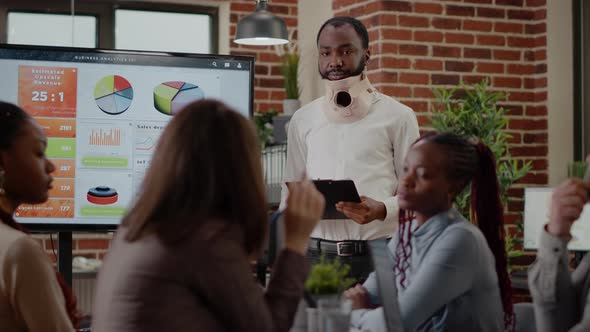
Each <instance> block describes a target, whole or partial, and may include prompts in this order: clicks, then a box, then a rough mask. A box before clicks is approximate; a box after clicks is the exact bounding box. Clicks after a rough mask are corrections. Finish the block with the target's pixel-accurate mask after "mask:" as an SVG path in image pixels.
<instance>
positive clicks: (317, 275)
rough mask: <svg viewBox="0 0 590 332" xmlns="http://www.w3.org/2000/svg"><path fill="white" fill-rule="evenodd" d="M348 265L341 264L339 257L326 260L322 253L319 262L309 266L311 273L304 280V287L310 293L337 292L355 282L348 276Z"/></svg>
mask: <svg viewBox="0 0 590 332" xmlns="http://www.w3.org/2000/svg"><path fill="white" fill-rule="evenodd" d="M349 272H350V265H348V264H342V263H341V262H340V259H339V257H336V259H335V260H334V261H332V262H328V261H327V260H326V258H325V256H324V255H322V256H321V258H320V262H319V263H317V264H314V265H313V266H312V267H311V273H310V274H309V277H308V278H307V281H306V282H305V288H306V289H307V290H308V291H309V292H310V293H311V294H317V295H321V294H339V293H341V292H342V291H344V290H346V289H347V288H349V287H350V286H352V285H353V284H354V283H355V281H356V280H355V279H353V278H348V273H349Z"/></svg>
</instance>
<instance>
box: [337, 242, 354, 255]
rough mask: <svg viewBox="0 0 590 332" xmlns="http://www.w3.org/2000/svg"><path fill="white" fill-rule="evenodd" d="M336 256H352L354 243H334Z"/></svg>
mask: <svg viewBox="0 0 590 332" xmlns="http://www.w3.org/2000/svg"><path fill="white" fill-rule="evenodd" d="M336 254H337V255H338V256H342V257H347V256H352V255H354V243H352V242H336Z"/></svg>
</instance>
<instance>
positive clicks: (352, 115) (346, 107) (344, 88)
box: [323, 74, 375, 123]
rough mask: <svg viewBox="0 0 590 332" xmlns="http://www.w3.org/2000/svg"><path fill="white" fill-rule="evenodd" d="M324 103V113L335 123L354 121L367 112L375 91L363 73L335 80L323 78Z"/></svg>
mask: <svg viewBox="0 0 590 332" xmlns="http://www.w3.org/2000/svg"><path fill="white" fill-rule="evenodd" d="M325 86H326V103H327V105H326V106H327V107H324V108H323V110H324V113H325V114H326V116H327V117H328V120H330V121H332V122H336V123H352V122H356V121H358V120H360V119H362V118H364V117H365V115H367V113H369V108H370V107H371V101H372V95H371V93H372V92H373V91H375V89H374V88H373V86H372V85H371V83H370V82H369V80H368V79H367V78H366V77H365V75H364V74H361V75H358V76H352V77H348V78H345V79H341V80H337V81H329V80H325Z"/></svg>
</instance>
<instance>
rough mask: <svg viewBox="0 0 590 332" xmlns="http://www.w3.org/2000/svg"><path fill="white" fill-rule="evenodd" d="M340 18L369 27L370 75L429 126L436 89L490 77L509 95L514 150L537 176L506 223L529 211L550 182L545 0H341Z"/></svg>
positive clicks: (518, 195)
mask: <svg viewBox="0 0 590 332" xmlns="http://www.w3.org/2000/svg"><path fill="white" fill-rule="evenodd" d="M333 9H334V12H335V15H350V16H354V17H357V18H359V19H361V20H362V21H363V22H364V23H365V24H366V26H367V27H368V29H369V36H370V40H371V44H370V47H371V50H372V59H371V62H370V64H369V76H370V79H371V80H372V82H373V84H374V85H375V86H376V87H378V88H379V89H380V90H381V91H382V92H384V93H385V94H388V95H391V96H394V97H396V98H397V99H399V100H400V101H401V102H403V103H405V104H406V105H409V106H411V107H412V108H413V109H414V111H415V112H416V113H417V116H418V119H419V122H420V125H421V126H422V127H423V128H424V127H427V126H428V115H429V112H430V110H431V109H432V107H433V102H432V99H433V97H434V95H433V94H432V89H433V88H437V87H443V86H452V85H455V84H457V83H459V82H465V83H474V82H478V81H480V80H482V79H483V78H488V79H489V80H490V82H491V85H492V87H493V88H494V89H496V90H498V91H503V92H505V93H508V98H507V100H506V101H504V102H503V106H504V107H506V108H508V109H509V110H510V112H509V114H510V119H509V123H508V128H507V132H508V133H510V134H511V135H512V136H513V137H512V139H511V141H510V142H511V145H510V152H511V154H512V155H513V156H514V157H515V158H516V159H519V160H523V161H524V160H530V161H532V162H533V171H532V172H530V174H528V175H527V176H526V178H525V179H523V180H522V181H521V183H520V184H519V185H517V186H515V188H514V189H512V190H511V191H510V194H511V196H512V200H511V202H510V204H509V206H508V211H509V214H508V215H507V221H508V222H509V223H511V222H513V221H514V220H516V218H518V212H520V211H522V208H523V202H522V195H523V189H522V187H523V186H525V185H544V184H547V180H548V176H547V107H546V102H547V75H546V72H547V65H546V58H547V54H546V50H547V47H546V45H547V41H546V13H547V11H546V4H545V0H463V1H457V0H454V1H450V0H448V1H368V0H356V1H355V0H334V1H333Z"/></svg>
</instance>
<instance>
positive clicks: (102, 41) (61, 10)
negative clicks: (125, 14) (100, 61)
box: [0, 0, 219, 53]
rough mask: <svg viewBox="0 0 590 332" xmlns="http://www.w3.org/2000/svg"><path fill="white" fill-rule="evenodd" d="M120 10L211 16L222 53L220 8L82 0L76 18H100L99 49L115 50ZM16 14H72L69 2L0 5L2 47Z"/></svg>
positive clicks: (13, 0) (214, 45)
mask: <svg viewBox="0 0 590 332" xmlns="http://www.w3.org/2000/svg"><path fill="white" fill-rule="evenodd" d="M117 9H125V10H141V11H153V12H165V13H182V14H202V15H207V16H209V17H210V18H211V20H210V32H211V45H210V48H211V53H218V52H219V8H218V7H214V6H204V5H188V4H177V3H164V2H141V1H139V2H136V1H117V0H78V1H76V4H75V8H74V11H75V15H84V16H94V17H96V20H97V29H96V33H97V36H96V40H97V45H96V48H101V49H114V48H115V24H116V22H115V11H116V10H117ZM15 11H16V12H23V13H35V14H66V15H70V14H71V12H70V2H69V1H64V0H61V1H58V0H46V1H45V2H44V4H43V5H39V1H35V0H4V1H2V3H1V4H0V43H2V44H5V43H6V42H7V39H8V31H7V28H8V27H7V23H8V22H7V21H8V13H10V12H15Z"/></svg>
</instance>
